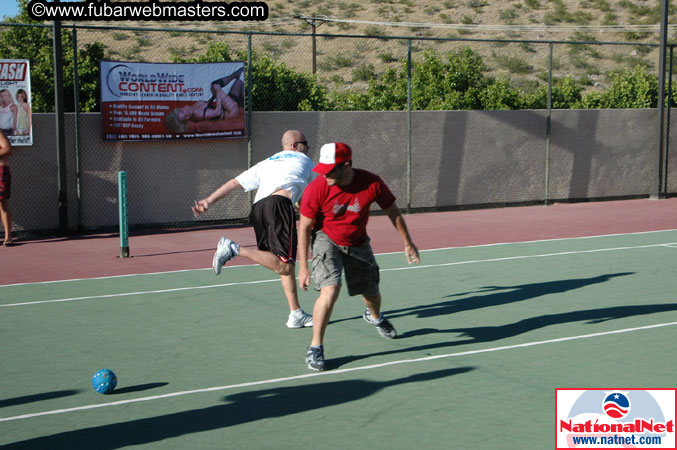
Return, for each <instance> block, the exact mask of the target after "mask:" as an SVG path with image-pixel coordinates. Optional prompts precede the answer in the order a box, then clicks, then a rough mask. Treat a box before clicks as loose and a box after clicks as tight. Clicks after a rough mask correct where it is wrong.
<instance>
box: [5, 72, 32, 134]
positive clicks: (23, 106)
mask: <svg viewBox="0 0 677 450" xmlns="http://www.w3.org/2000/svg"><path fill="white" fill-rule="evenodd" d="M32 125H33V115H32V113H31V74H30V63H29V62H28V60H27V59H0V129H1V130H2V131H3V133H5V136H7V138H8V139H9V142H11V144H12V145H33V126H32Z"/></svg>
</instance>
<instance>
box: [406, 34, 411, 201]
mask: <svg viewBox="0 0 677 450" xmlns="http://www.w3.org/2000/svg"><path fill="white" fill-rule="evenodd" d="M408 42H409V45H408V48H407V214H410V213H411V39H409V40H408Z"/></svg>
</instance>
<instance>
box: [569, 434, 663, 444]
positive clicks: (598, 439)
mask: <svg viewBox="0 0 677 450" xmlns="http://www.w3.org/2000/svg"><path fill="white" fill-rule="evenodd" d="M571 439H572V442H573V443H574V446H578V445H595V446H609V445H618V446H623V447H624V446H628V445H629V446H635V445H652V446H653V445H661V443H662V439H661V436H635V435H632V436H618V435H613V436H572V438H571Z"/></svg>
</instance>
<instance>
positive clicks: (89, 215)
mask: <svg viewBox="0 0 677 450" xmlns="http://www.w3.org/2000/svg"><path fill="white" fill-rule="evenodd" d="M467 33H472V32H470V31H469V32H467ZM36 34H38V35H39V40H40V42H42V43H43V45H42V48H41V49H40V51H39V56H38V58H39V59H38V60H36V61H33V60H31V65H32V69H33V70H32V73H31V76H32V85H33V93H34V95H33V98H32V107H33V111H34V113H36V117H37V119H38V120H37V122H36V127H39V128H38V129H36V132H35V139H36V142H35V150H36V151H30V150H27V149H26V150H22V151H20V152H17V155H16V156H15V157H13V158H14V159H13V164H17V165H21V166H25V167H30V174H27V173H25V172H24V173H23V174H22V173H21V171H19V170H18V169H17V170H15V171H14V172H15V184H16V189H15V192H17V194H16V195H17V196H21V197H23V198H30V197H32V196H34V194H32V193H31V191H34V190H39V191H41V192H51V194H50V195H48V196H47V197H45V196H41V197H40V198H41V199H42V200H41V203H39V205H40V206H39V207H37V208H30V209H29V210H20V209H19V208H16V210H15V221H16V223H15V227H16V231H19V232H21V231H30V230H39V229H45V230H49V229H52V230H53V229H55V228H57V227H58V224H57V223H55V219H53V217H52V216H50V215H48V216H47V217H49V219H45V216H44V214H43V211H44V210H46V209H50V208H52V209H54V208H55V205H54V203H55V202H56V200H57V192H56V191H57V187H56V186H57V177H58V168H57V163H56V157H55V156H56V150H55V147H54V142H55V139H54V136H55V133H56V130H55V129H54V125H53V115H50V114H48V113H52V112H53V111H54V106H53V105H54V82H53V62H52V48H51V45H52V44H51V43H52V28H51V26H45V25H35V26H27V25H12V26H10V25H9V24H0V42H3V43H5V44H6V45H3V47H2V48H0V58H24V57H25V54H26V53H25V50H24V49H22V48H21V46H20V45H18V44H16V45H14V44H12V42H20V41H21V40H22V39H24V40H29V39H36V37H35V35H36ZM10 35H12V38H11V39H10V38H9V37H8V36H10ZM580 37H581V38H582V39H581V41H577V42H561V41H528V40H510V39H505V40H500V41H499V40H486V39H473V38H472V35H471V34H468V35H467V36H463V37H461V38H459V37H455V38H450V39H441V38H427V37H425V36H401V37H397V36H388V37H386V36H356V35H340V34H332V35H329V34H298V33H282V32H233V31H228V30H209V31H203V30H199V29H195V30H178V29H171V28H156V29H147V28H132V27H103V26H101V27H99V26H96V27H95V26H79V25H78V26H75V25H69V26H64V28H63V38H62V39H63V46H64V54H65V56H64V67H63V69H64V96H65V98H64V100H65V101H64V103H65V109H66V112H67V115H68V117H69V119H68V121H67V128H66V129H67V130H68V133H69V137H68V139H67V153H68V165H69V169H68V176H69V186H70V189H69V192H68V194H69V205H71V206H70V208H69V224H68V228H70V229H87V230H90V229H106V228H111V227H114V225H115V224H116V223H117V172H118V171H119V170H125V171H127V172H128V180H129V193H128V201H129V208H128V210H129V220H130V224H131V225H132V226H139V227H140V226H149V225H156V226H162V227H180V226H188V225H190V226H196V225H197V226H200V225H202V226H207V225H213V224H222V223H240V222H242V223H244V222H246V218H247V215H248V212H249V207H250V203H251V196H249V195H247V194H244V193H236V194H233V195H231V196H230V197H229V198H228V201H223V202H220V203H218V204H217V205H215V207H214V208H213V209H212V210H211V211H210V212H209V213H208V214H206V215H205V216H204V217H201V218H200V219H199V221H195V220H194V219H193V217H192V215H190V211H189V208H188V206H187V203H190V202H191V201H192V199H197V198H201V197H204V196H206V195H208V194H209V193H210V192H212V191H213V190H214V189H216V188H217V187H218V186H220V185H221V184H222V183H223V182H225V181H227V180H228V179H229V178H232V177H233V176H235V175H237V174H238V173H240V172H241V171H243V170H245V169H246V168H247V167H250V166H251V165H252V164H254V163H256V162H257V161H259V160H261V159H263V158H265V157H267V156H269V155H270V154H272V153H274V152H275V151H278V150H279V148H280V145H279V138H280V136H281V133H282V131H284V130H285V129H289V128H300V129H302V130H303V131H304V132H305V133H306V134H307V135H308V136H313V137H314V138H315V141H314V142H313V141H311V142H313V144H314V146H315V147H317V148H313V149H312V150H311V154H310V156H311V157H314V158H315V159H316V158H317V153H318V151H319V146H320V145H321V144H322V143H323V142H329V141H333V140H347V139H348V138H347V137H346V136H351V137H353V140H355V139H357V138H358V137H359V142H355V141H352V142H349V143H351V144H354V145H356V146H357V147H358V148H359V149H360V152H358V153H357V155H356V166H357V167H362V168H365V169H367V170H373V171H375V172H377V173H386V174H388V177H387V181H388V183H389V185H390V186H391V188H392V190H393V192H394V193H395V195H396V196H397V197H398V199H400V200H399V201H398V203H399V204H400V206H401V207H402V206H405V207H406V208H407V209H408V210H409V211H411V212H415V211H431V210H445V209H456V208H467V207H477V206H494V205H510V204H533V203H548V202H549V201H554V200H569V199H602V198H619V197H625V198H632V197H641V196H647V195H649V194H650V193H653V192H654V191H655V185H656V183H657V178H658V177H661V178H663V180H662V181H661V186H662V188H661V192H660V193H661V194H668V195H669V194H674V193H675V192H677V173H676V171H675V169H674V168H673V166H674V164H672V165H670V164H669V163H668V161H669V158H668V157H667V156H669V152H667V149H668V148H669V146H666V154H665V155H662V156H661V160H662V161H661V169H662V173H660V174H659V173H657V169H656V167H655V164H653V163H654V162H656V161H658V156H655V157H654V156H653V155H654V154H656V155H657V152H658V151H659V143H658V139H659V138H658V116H657V115H656V109H655V103H654V105H653V106H651V107H650V108H648V109H646V110H645V111H644V112H643V113H642V114H640V115H639V116H638V115H637V114H636V113H633V112H629V111H628V110H604V111H600V110H597V111H594V110H590V111H588V110H586V111H583V110H579V111H577V112H576V113H575V114H572V112H571V111H568V110H566V111H565V110H560V109H559V108H563V107H567V108H568V106H567V105H565V104H564V102H563V100H562V98H561V95H563V94H562V93H563V92H566V91H565V90H562V89H559V90H558V83H559V82H560V81H561V80H564V79H567V78H569V79H572V80H575V81H576V83H577V84H578V85H579V86H582V91H581V95H583V96H585V95H588V94H590V93H600V92H603V91H604V90H605V89H608V88H609V87H610V86H611V84H612V81H613V75H614V74H615V73H618V71H621V70H627V71H632V70H635V69H636V68H637V67H638V66H639V67H642V68H644V70H646V71H647V72H648V73H650V74H655V73H656V72H657V67H656V66H657V60H658V46H657V45H650V44H632V43H602V42H595V41H591V40H590V41H586V40H585V39H584V38H585V37H586V36H580ZM16 39H18V40H16ZM8 43H9V44H8ZM468 49H469V50H470V52H471V54H470V56H468V55H467V54H466V55H464V52H466V51H467V50H468ZM669 50H670V53H669V57H670V63H669V66H668V68H669V71H670V77H669V79H672V75H673V73H672V55H673V47H670V48H669ZM74 53H77V58H73V54H74ZM31 54H32V53H31ZM101 58H105V59H112V60H120V61H139V62H195V61H200V62H207V61H214V60H217V59H218V58H221V59H218V60H220V61H223V60H230V61H245V63H246V64H247V65H248V67H250V71H249V72H248V74H247V78H246V79H247V81H249V80H252V81H253V83H249V82H248V83H247V87H246V88H247V94H248V99H251V101H249V100H248V103H247V108H248V111H247V114H248V117H249V129H250V134H249V136H248V137H247V138H246V139H236V140H227V141H217V140H206V141H200V142H188V141H183V142H166V143H162V142H153V143H148V142H113V143H111V142H102V141H101V136H100V133H101V132H100V123H99V121H100V119H99V115H98V107H99V99H98V95H99V94H98V86H97V83H98V65H97V64H98V59H101ZM454 58H456V59H457V60H454ZM473 58H476V59H473ZM452 60H454V62H453V63H454V64H474V63H476V62H477V61H480V62H481V73H482V75H483V76H484V77H486V79H487V80H490V81H491V85H492V86H494V87H495V89H494V90H490V89H487V90H486V91H485V92H483V93H481V94H477V92H474V93H473V89H476V88H475V87H474V85H473V83H474V82H475V81H476V80H466V79H462V77H460V76H458V75H459V74H458V73H443V74H437V75H440V76H441V77H442V78H443V79H444V83H443V86H439V85H437V84H435V82H434V81H433V80H432V79H429V78H426V77H427V76H430V77H432V76H433V75H436V74H435V73H431V74H426V73H424V72H425V71H424V70H423V69H421V68H426V70H430V71H433V72H434V70H436V68H438V67H439V68H444V67H445V64H447V65H449V64H452V62H450V61H452ZM480 62H478V64H480ZM250 63H251V66H249V64H250ZM50 64H51V65H52V68H51V71H50V68H49V67H50ZM38 68H39V69H40V70H36V69H38ZM412 72H413V73H415V74H416V76H413V75H412ZM279 76H288V77H290V79H292V80H293V83H290V84H289V85H285V86H284V87H277V88H276V85H275V83H276V81H277V80H279V79H280V78H276V77H279ZM464 83H465V84H464ZM456 85H458V86H466V85H467V86H469V87H468V88H467V89H466V90H462V89H457V90H454V89H453V87H454V86H456ZM386 87H387V88H386ZM516 93H520V95H523V96H524V98H528V99H529V101H530V105H531V108H528V109H523V110H519V111H500V109H521V108H520V103H519V102H518V100H519V98H518V97H517V94H516ZM471 94H473V95H474V96H471ZM475 94H477V95H475ZM671 97H672V95H671V94H670V97H669V98H671ZM464 102H465V103H464ZM473 102H475V103H473ZM477 102H480V103H477ZM671 103H672V102H668V109H667V115H668V117H669V115H670V108H669V107H670V106H671ZM455 105H464V106H463V107H456V106H455ZM486 105H489V107H486ZM491 105H499V106H497V107H494V108H492V107H491ZM522 106H523V105H522ZM462 109H467V110H474V111H473V113H471V114H468V113H467V112H466V111H461V110H462ZM365 110H368V111H369V112H365ZM356 111H362V112H356ZM40 113H44V115H43V116H42V117H40V116H41V114H40ZM71 113H74V114H71ZM619 120H627V121H628V127H629V129H631V130H632V129H635V128H634V127H636V130H637V133H635V134H636V136H637V138H636V142H631V144H630V145H634V146H636V148H638V149H642V151H641V152H638V153H637V155H636V158H634V159H633V158H632V157H628V155H627V147H628V145H629V144H628V141H632V140H633V139H632V137H633V135H635V134H633V133H629V134H622V135H619V134H618V133H617V130H618V123H619V122H618V121H619ZM667 123H668V125H669V121H668V122H667ZM668 130H670V128H669V127H668ZM667 137H668V140H667V143H668V144H669V143H670V142H671V141H674V139H671V136H670V133H667ZM654 142H655V144H654ZM618 148H621V149H623V150H622V153H623V154H622V155H621V154H619V155H618V157H615V155H614V152H616V151H617V149H618ZM647 152H648V154H647ZM149 161H152V163H149ZM581 174H583V175H581ZM585 177H588V179H585ZM609 179H613V183H609V181H608V180H609ZM610 186H612V187H610ZM17 204H19V203H17ZM57 221H58V220H57Z"/></svg>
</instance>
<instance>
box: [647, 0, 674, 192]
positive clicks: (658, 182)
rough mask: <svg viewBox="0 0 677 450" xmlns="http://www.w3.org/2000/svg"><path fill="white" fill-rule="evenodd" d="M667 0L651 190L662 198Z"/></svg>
mask: <svg viewBox="0 0 677 450" xmlns="http://www.w3.org/2000/svg"><path fill="white" fill-rule="evenodd" d="M669 3H670V2H669V1H668V0H661V37H660V41H661V45H660V48H659V51H658V53H659V57H658V58H659V60H658V105H656V106H657V109H658V151H657V152H656V159H655V161H656V166H655V167H656V175H657V176H656V179H655V182H654V188H653V189H652V190H651V198H656V199H658V198H663V192H662V189H661V188H662V184H663V170H664V168H663V155H664V151H665V150H664V147H663V141H664V138H665V134H664V133H665V56H666V55H665V53H666V48H667V40H668V7H669Z"/></svg>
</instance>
